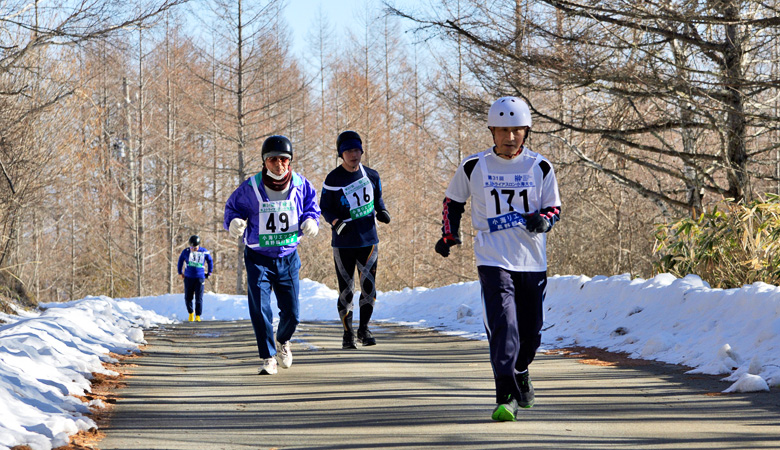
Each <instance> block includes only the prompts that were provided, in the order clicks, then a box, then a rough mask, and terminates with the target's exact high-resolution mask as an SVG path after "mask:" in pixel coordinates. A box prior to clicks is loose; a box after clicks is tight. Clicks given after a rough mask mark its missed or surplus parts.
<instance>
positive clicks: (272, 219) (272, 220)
mask: <svg viewBox="0 0 780 450" xmlns="http://www.w3.org/2000/svg"><path fill="white" fill-rule="evenodd" d="M296 212H297V211H296V208H295V204H294V203H293V202H292V201H291V200H285V201H279V202H266V203H262V204H261V205H260V234H259V236H258V245H259V246H260V247H281V246H283V245H289V244H293V243H295V242H298V215H297V214H296Z"/></svg>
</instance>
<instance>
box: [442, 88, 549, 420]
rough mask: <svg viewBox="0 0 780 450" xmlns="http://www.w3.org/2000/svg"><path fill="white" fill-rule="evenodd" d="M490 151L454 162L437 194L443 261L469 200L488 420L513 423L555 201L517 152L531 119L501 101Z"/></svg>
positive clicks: (536, 158) (541, 173)
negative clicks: (490, 404)
mask: <svg viewBox="0 0 780 450" xmlns="http://www.w3.org/2000/svg"><path fill="white" fill-rule="evenodd" d="M487 125H488V129H489V130H490V133H491V134H492V135H493V143H494V144H495V145H494V146H493V147H491V148H489V149H487V150H484V151H481V152H479V153H476V154H473V155H471V156H467V157H466V158H464V159H463V161H461V163H460V165H459V166H458V169H457V170H456V171H455V176H454V177H453V178H452V180H451V181H450V184H449V186H448V187H447V191H446V193H445V194H444V195H445V198H444V208H443V211H442V237H441V239H439V241H438V242H437V243H436V247H435V250H436V252H437V253H439V254H440V255H441V256H443V257H445V258H446V257H447V256H449V254H450V247H452V246H454V245H458V244H460V243H461V241H460V237H459V236H458V228H459V227H460V219H461V216H462V215H463V212H464V209H465V206H466V201H467V200H469V199H471V223H472V225H473V227H474V230H475V231H476V232H477V233H476V236H475V241H474V255H475V256H476V260H477V273H478V275H479V283H480V286H481V288H482V302H483V312H484V321H485V330H486V331H487V337H488V343H489V345H490V363H491V365H492V366H493V374H494V378H495V382H496V408H495V409H494V410H493V414H492V419H493V420H498V421H513V420H516V418H517V413H518V408H519V407H522V408H530V407H532V406H533V404H534V388H533V385H532V384H531V377H530V375H529V373H528V366H529V365H530V364H531V361H533V360H534V356H535V355H536V350H537V349H538V348H539V345H540V344H541V339H542V335H541V330H542V323H543V320H544V319H543V317H544V312H543V303H544V297H545V293H546V292H547V232H549V231H550V229H551V228H552V226H553V225H554V224H555V223H556V222H557V221H558V219H560V213H561V198H560V195H559V193H558V181H557V180H556V178H555V171H554V170H553V167H552V164H550V161H548V160H547V158H545V157H543V156H542V155H540V154H538V153H536V152H533V151H531V150H530V149H529V148H527V147H525V143H526V140H527V138H528V134H529V133H530V132H531V111H530V110H529V109H528V105H527V104H526V103H525V102H524V101H523V100H521V99H520V98H517V97H502V98H499V99H498V100H496V101H495V102H494V103H493V105H492V106H491V107H490V110H489V111H488V120H487Z"/></svg>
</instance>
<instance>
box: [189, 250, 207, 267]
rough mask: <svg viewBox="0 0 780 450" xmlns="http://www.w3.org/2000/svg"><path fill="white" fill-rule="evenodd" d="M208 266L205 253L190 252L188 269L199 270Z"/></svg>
mask: <svg viewBox="0 0 780 450" xmlns="http://www.w3.org/2000/svg"><path fill="white" fill-rule="evenodd" d="M205 264H206V253H205V252H193V251H192V250H190V257H189V259H188V260H187V267H196V268H198V269H200V268H203V266H204V265H205Z"/></svg>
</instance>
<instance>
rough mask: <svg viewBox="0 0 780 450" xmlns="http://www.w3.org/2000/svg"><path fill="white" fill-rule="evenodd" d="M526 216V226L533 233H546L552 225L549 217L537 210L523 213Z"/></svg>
mask: <svg viewBox="0 0 780 450" xmlns="http://www.w3.org/2000/svg"><path fill="white" fill-rule="evenodd" d="M523 216H524V217H525V228H526V229H527V230H528V231H530V232H531V233H546V232H548V231H549V230H550V227H551V226H552V225H551V224H550V221H549V220H548V219H547V217H544V216H543V215H541V214H539V211H535V212H532V213H529V214H523Z"/></svg>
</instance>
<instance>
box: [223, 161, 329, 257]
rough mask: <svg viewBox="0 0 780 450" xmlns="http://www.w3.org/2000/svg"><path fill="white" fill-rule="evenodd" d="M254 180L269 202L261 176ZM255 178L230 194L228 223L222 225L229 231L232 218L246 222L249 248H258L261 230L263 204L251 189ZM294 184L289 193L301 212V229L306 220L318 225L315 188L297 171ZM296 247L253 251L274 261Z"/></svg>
mask: <svg viewBox="0 0 780 450" xmlns="http://www.w3.org/2000/svg"><path fill="white" fill-rule="evenodd" d="M252 178H255V180H256V181H257V187H258V190H259V191H260V194H261V196H262V197H263V199H264V200H265V201H268V195H267V194H266V192H265V186H264V185H263V183H262V175H261V174H257V175H255V176H254V177H252ZM252 178H249V179H247V180H245V181H244V182H243V183H241V185H240V186H239V187H238V189H236V190H235V191H233V193H232V194H230V198H228V201H227V203H225V222H224V224H223V225H224V227H225V229H226V230H227V229H229V228H230V222H231V221H232V220H233V219H235V218H239V219H243V220H246V221H247V226H246V230H244V243H245V244H247V246H250V247H252V246H256V245H257V243H258V241H259V237H258V235H259V231H260V224H259V223H258V222H259V215H258V214H259V211H260V202H259V201H258V200H257V195H255V191H254V189H253V188H252V183H251V182H252ZM291 184H292V185H291V186H290V192H291V195H292V196H291V197H289V199H290V200H294V201H295V205H296V207H297V209H298V226H300V224H302V223H303V221H304V220H306V219H314V220H315V221H316V222H317V224H319V217H320V207H319V206H318V205H317V191H315V190H314V186H313V185H312V184H311V182H310V181H309V180H307V179H306V178H305V177H304V176H303V175H300V174H298V173H296V172H293V174H292V181H291ZM301 235H302V233H301V231H300V230H298V237H300V236H301ZM296 247H298V243H297V242H294V243H291V244H289V245H282V246H277V247H255V248H252V250H253V251H256V252H258V253H260V254H261V255H265V256H269V257H271V258H280V257H282V256H287V255H289V254H290V253H293V252H294V251H295V248H296Z"/></svg>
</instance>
